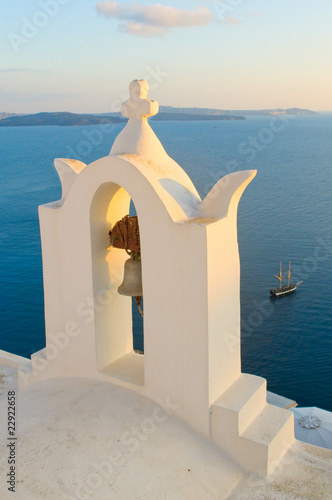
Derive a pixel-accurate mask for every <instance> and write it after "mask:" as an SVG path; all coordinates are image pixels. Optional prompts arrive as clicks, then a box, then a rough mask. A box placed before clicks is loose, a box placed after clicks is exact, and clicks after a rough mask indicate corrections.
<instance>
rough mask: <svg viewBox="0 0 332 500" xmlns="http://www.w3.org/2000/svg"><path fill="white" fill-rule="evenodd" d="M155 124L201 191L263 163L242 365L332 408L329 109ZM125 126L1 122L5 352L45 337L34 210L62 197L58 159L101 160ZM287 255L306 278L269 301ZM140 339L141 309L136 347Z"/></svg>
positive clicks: (245, 238) (25, 351) (249, 198)
mask: <svg viewBox="0 0 332 500" xmlns="http://www.w3.org/2000/svg"><path fill="white" fill-rule="evenodd" d="M151 124H152V126H153V128H154V130H155V132H156V133H157V135H158V137H159V138H160V140H161V142H162V143H163V145H164V147H165V149H166V151H167V152H168V154H169V155H170V156H172V157H173V158H174V159H175V160H176V161H177V162H178V163H179V164H180V165H181V166H182V167H183V168H184V169H185V170H186V172H187V173H188V174H189V176H190V177H191V178H192V180H193V181H194V183H195V185H196V187H197V189H198V191H199V193H200V195H201V196H202V197H204V196H205V195H206V194H207V193H208V191H209V190H210V189H211V187H212V186H213V185H214V184H215V182H216V181H217V180H218V179H219V178H220V177H221V176H223V175H225V174H226V173H228V172H232V171H236V170H243V169H253V168H254V169H257V171H258V173H257V176H256V177H255V179H254V180H253V182H252V183H251V184H250V185H249V186H248V188H247V189H246V191H245V193H244V195H243V197H242V199H241V202H240V205H239V213H238V239H239V249H240V258H241V308H242V371H244V372H247V373H253V374H256V375H261V376H263V377H265V378H266V379H267V382H268V389H269V390H271V391H273V392H276V393H278V394H281V395H283V396H285V397H288V398H291V399H294V400H296V401H297V402H298V404H299V405H300V406H318V407H322V408H325V409H327V410H331V411H332V307H331V300H332V265H331V264H332V202H331V192H332V115H329V114H320V115H317V116H295V117H286V116H282V115H277V116H262V117H247V119H246V120H243V121H219V122H218V121H215V122H157V121H155V122H151ZM122 126H123V125H121V124H117V125H114V126H112V127H111V128H109V129H107V130H106V129H104V128H103V127H100V126H90V127H53V126H45V127H12V128H0V144H1V149H0V151H1V161H0V164H1V186H0V189H1V207H0V208H1V209H0V217H1V233H0V237H1V256H0V265H1V282H2V283H1V286H2V300H1V321H2V328H1V339H0V349H3V350H6V351H10V352H14V353H16V354H20V355H22V356H26V357H30V355H31V353H33V352H35V351H37V350H39V349H41V348H43V347H44V345H45V331H44V315H43V314H44V313H43V284H42V262H41V247H40V235H39V224H38V213H37V207H38V205H40V204H44V203H47V202H50V201H54V200H56V199H59V198H60V197H61V188H60V182H59V179H58V177H57V174H56V172H55V170H54V168H53V159H54V158H59V157H60V158H61V157H64V158H76V159H79V160H81V161H84V162H85V163H90V162H92V161H94V160H96V159H98V158H100V157H102V156H105V155H107V154H108V153H109V150H110V148H111V145H112V143H113V141H114V138H115V137H116V135H117V134H118V133H119V132H120V130H121V128H122ZM280 261H282V262H283V265H284V271H286V270H287V267H288V261H291V262H292V268H293V277H294V280H296V281H300V280H303V283H302V284H301V285H299V287H298V289H297V291H296V292H295V293H293V294H292V295H289V296H286V297H282V298H279V299H271V298H270V296H269V290H270V288H273V287H276V286H277V280H276V278H274V275H275V274H278V272H279V262H280ZM142 335H143V333H142V325H141V323H140V318H139V315H138V314H137V313H136V311H135V332H134V339H135V347H136V348H137V349H142V347H143V346H142Z"/></svg>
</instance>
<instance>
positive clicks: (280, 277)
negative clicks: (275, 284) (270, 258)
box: [274, 262, 282, 288]
mask: <svg viewBox="0 0 332 500" xmlns="http://www.w3.org/2000/svg"><path fill="white" fill-rule="evenodd" d="M274 276H275V277H276V278H278V280H279V281H280V288H282V269H281V262H280V276H277V275H276V274H275V275H274Z"/></svg>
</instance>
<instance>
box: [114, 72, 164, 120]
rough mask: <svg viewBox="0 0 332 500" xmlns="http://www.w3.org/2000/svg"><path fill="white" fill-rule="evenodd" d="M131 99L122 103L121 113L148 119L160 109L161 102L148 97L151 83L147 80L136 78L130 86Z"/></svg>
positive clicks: (136, 118)
mask: <svg viewBox="0 0 332 500" xmlns="http://www.w3.org/2000/svg"><path fill="white" fill-rule="evenodd" d="M129 92H130V99H128V101H125V102H124V103H122V106H121V113H122V115H123V116H125V117H126V118H129V119H133V120H142V119H146V118H148V117H149V116H154V115H156V114H157V113H158V111H159V103H158V102H157V101H152V100H151V99H148V97H147V96H148V92H149V84H148V82H147V81H146V80H134V81H132V82H131V84H130V86H129Z"/></svg>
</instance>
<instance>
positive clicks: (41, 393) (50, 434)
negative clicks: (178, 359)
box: [0, 365, 332, 500]
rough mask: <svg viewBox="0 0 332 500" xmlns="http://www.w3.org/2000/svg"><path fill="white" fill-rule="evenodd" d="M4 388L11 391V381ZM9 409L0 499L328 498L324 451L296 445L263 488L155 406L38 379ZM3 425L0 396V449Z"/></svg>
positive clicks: (331, 483)
mask: <svg viewBox="0 0 332 500" xmlns="http://www.w3.org/2000/svg"><path fill="white" fill-rule="evenodd" d="M3 369H4V366H3V365H1V366H0V372H1V371H3ZM9 385H10V386H11V389H13V382H12V381H11V382H10V384H9ZM163 403H166V401H164V402H163ZM168 403H172V402H171V401H168ZM17 408H18V423H19V426H18V433H17V437H18V441H17V450H18V455H17V464H18V465H17V479H18V482H17V488H16V493H15V494H13V493H11V492H8V491H7V488H6V484H5V473H6V468H7V463H6V462H7V457H6V453H3V452H2V453H1V455H0V470H1V474H2V477H1V478H0V498H1V499H2V500H6V499H11V498H14V497H15V498H16V499H18V500H43V499H50V500H54V499H57V500H58V499H61V500H75V499H77V500H78V499H80V500H83V499H89V500H105V499H108V500H156V499H159V498H160V499H163V500H164V499H166V500H263V499H266V500H328V499H330V498H331V497H330V492H331V489H332V452H331V451H328V450H323V449H320V448H316V447H312V446H309V445H304V444H303V443H299V442H297V443H296V444H295V445H293V446H292V448H291V449H290V451H289V452H288V453H287V454H286V455H285V456H284V458H283V460H282V461H281V463H280V465H279V466H278V468H277V470H276V471H275V473H274V474H273V475H272V476H271V477H270V478H269V480H264V479H262V478H259V477H257V476H255V475H247V474H245V473H244V472H243V471H241V470H240V469H239V468H238V467H237V466H236V465H235V464H233V463H232V462H231V461H230V460H229V459H228V457H227V456H226V455H225V454H223V453H222V452H221V451H220V448H218V447H217V446H216V445H215V444H213V443H212V442H211V441H210V440H208V439H207V438H204V437H202V436H201V435H199V434H198V433H197V432H195V431H193V430H191V429H190V428H189V427H188V426H187V425H185V424H184V423H183V422H182V421H180V420H179V419H178V418H176V417H175V416H172V415H169V414H168V413H166V412H165V411H164V410H163V409H161V408H160V407H159V406H158V405H157V404H156V403H155V402H152V401H150V400H147V399H146V398H144V397H143V396H141V395H139V394H137V393H134V392H132V391H130V390H127V389H124V388H121V387H117V386H114V385H112V384H109V383H104V382H100V381H91V380H87V379H80V378H67V379H63V378H58V379H53V380H48V381H44V382H41V383H39V384H35V385H33V386H30V387H27V388H25V389H23V390H20V391H19V392H18V395H17ZM5 417H6V398H4V397H2V398H1V399H0V418H1V429H0V443H1V449H2V450H4V448H5V446H6V442H7V436H6V426H5Z"/></svg>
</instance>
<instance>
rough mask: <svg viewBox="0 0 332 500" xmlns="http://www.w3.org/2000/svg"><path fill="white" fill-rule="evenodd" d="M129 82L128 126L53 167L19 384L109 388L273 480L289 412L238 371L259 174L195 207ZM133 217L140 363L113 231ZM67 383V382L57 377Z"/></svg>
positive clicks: (231, 182) (285, 443)
mask: <svg viewBox="0 0 332 500" xmlns="http://www.w3.org/2000/svg"><path fill="white" fill-rule="evenodd" d="M147 94H148V84H147V82H145V81H144V80H135V81H133V82H132V83H131V84H130V99H129V100H128V101H126V102H125V103H124V104H123V105H122V114H123V115H124V116H126V117H128V118H129V120H128V123H127V125H126V126H125V128H124V129H123V130H122V132H121V133H120V134H119V135H118V137H117V138H116V140H115V142H114V144H113V147H112V149H111V152H110V155H109V156H106V157H105V158H101V159H100V160H97V161H95V162H93V163H91V164H90V165H85V164H83V163H81V162H78V161H76V160H70V159H57V160H55V167H56V169H57V171H58V173H59V176H60V180H61V183H62V198H61V200H59V201H55V202H53V203H48V204H47V205H43V206H41V207H39V215H40V226H41V239H42V252H43V272H44V292H45V317H46V347H45V349H43V350H42V351H39V352H37V353H35V354H33V355H32V356H31V363H29V365H27V366H25V367H24V368H23V369H21V370H20V372H19V378H20V384H21V386H24V385H29V384H32V383H34V382H38V381H40V380H44V379H47V378H52V377H64V378H65V377H83V378H93V379H99V380H103V381H109V382H110V383H112V384H118V385H121V386H123V387H127V388H129V389H131V390H134V391H137V392H140V393H141V394H142V395H144V396H146V397H147V398H150V399H152V400H154V401H157V402H158V403H159V404H163V402H164V403H166V402H171V404H172V407H173V408H174V413H175V414H176V415H177V416H178V417H180V418H181V419H183V420H185V421H186V422H187V423H188V424H189V425H190V426H192V427H194V428H195V429H196V430H198V431H199V432H201V433H202V434H203V435H205V436H209V437H211V438H212V439H213V440H215V441H216V442H217V443H218V445H219V446H220V447H221V448H222V449H223V450H224V451H226V452H227V453H228V454H229V455H230V456H231V457H232V458H233V459H234V460H235V461H237V462H238V463H239V464H240V465H241V466H243V467H244V468H245V469H247V470H250V471H253V472H255V473H261V474H268V473H269V472H270V471H272V470H273V468H274V466H275V465H276V464H277V463H278V462H279V461H280V459H281V458H282V456H283V454H284V453H285V452H286V451H287V449H288V448H289V446H290V444H291V443H292V441H293V439H294V431H293V414H292V413H291V412H288V411H286V410H281V409H279V408H277V407H274V406H271V405H269V404H267V403H266V381H265V380H264V379H262V378H260V377H256V376H253V375H247V374H243V373H241V353H240V344H241V343H240V260H239V251H238V242H237V207H238V203H239V200H240V198H241V195H242V193H243V191H244V189H245V188H246V187H247V185H248V184H249V182H250V181H251V180H252V179H253V178H254V176H255V175H256V171H254V170H246V171H242V172H235V173H232V174H229V175H227V176H225V177H223V178H222V179H221V180H220V181H219V182H217V184H216V185H215V186H214V187H213V188H212V190H211V191H210V193H209V194H208V195H207V196H206V198H205V199H204V200H201V198H200V196H199V194H198V193H197V190H196V188H195V186H194V185H193V183H192V181H191V180H190V178H189V177H188V175H187V174H186V173H185V172H184V170H183V169H182V168H181V167H180V166H179V165H178V164H177V163H176V162H175V161H174V160H172V159H171V158H170V157H169V156H168V155H167V153H166V152H165V150H164V148H163V146H162V145H161V143H160V141H159V140H158V138H157V137H156V135H155V134H154V132H153V131H152V129H151V127H150V125H149V123H148V120H147V118H148V117H149V116H152V115H155V114H156V113H157V112H158V107H159V106H158V103H157V102H155V101H151V100H150V99H148V97H147ZM131 199H132V200H133V202H134V204H135V207H136V210H137V215H138V219H139V227H140V238H141V255H142V275H143V296H144V346H145V348H144V355H140V354H137V353H135V352H134V351H133V342H132V317H131V298H130V297H126V296H122V295H120V294H119V293H117V288H118V286H119V284H120V283H121V281H122V278H123V267H124V262H125V260H126V259H127V255H126V253H125V252H124V251H123V250H120V249H116V248H110V247H109V243H108V231H109V230H110V228H111V227H113V225H114V224H115V223H116V222H117V221H118V220H119V219H121V218H122V217H124V216H125V215H126V214H128V213H129V204H130V200H131ZM64 384H65V379H64Z"/></svg>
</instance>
